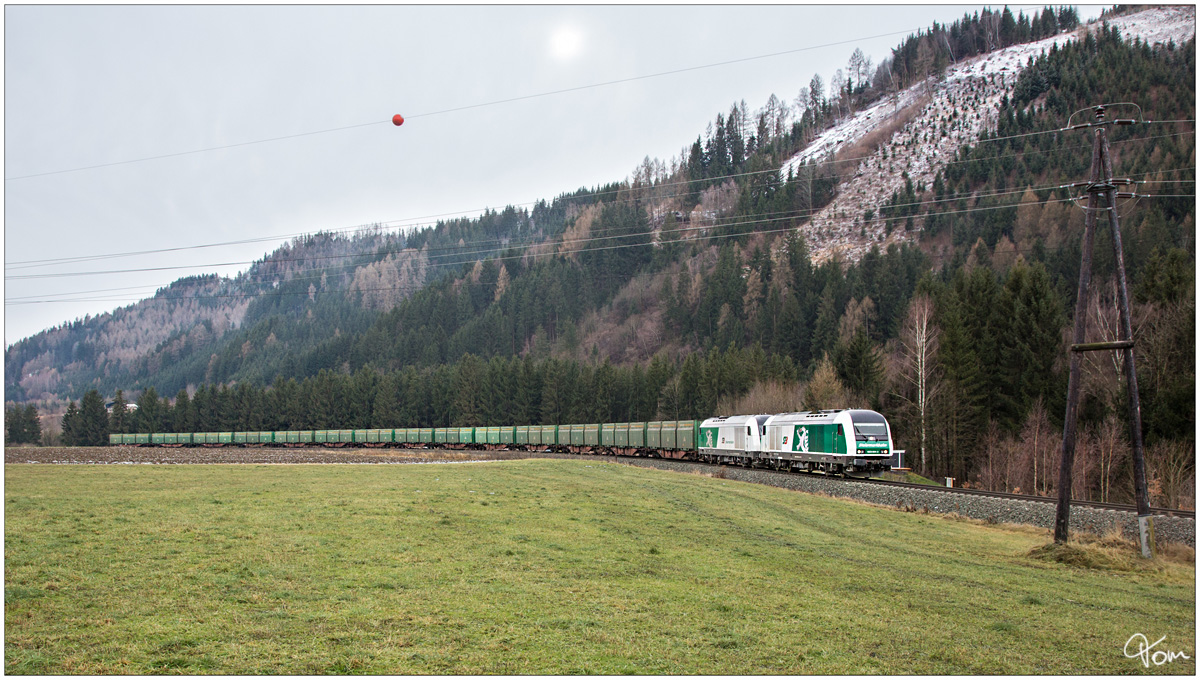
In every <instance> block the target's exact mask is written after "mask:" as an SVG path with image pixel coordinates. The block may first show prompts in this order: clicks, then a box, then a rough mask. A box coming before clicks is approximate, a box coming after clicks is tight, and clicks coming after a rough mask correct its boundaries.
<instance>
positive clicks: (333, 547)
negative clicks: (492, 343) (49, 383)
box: [4, 460, 1196, 674]
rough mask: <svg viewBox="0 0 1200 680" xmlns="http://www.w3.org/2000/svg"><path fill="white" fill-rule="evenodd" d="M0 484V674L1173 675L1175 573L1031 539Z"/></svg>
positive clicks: (183, 481)
mask: <svg viewBox="0 0 1200 680" xmlns="http://www.w3.org/2000/svg"><path fill="white" fill-rule="evenodd" d="M5 473H6V476H5V494H4V507H5V510H6V514H5V534H4V543H5V551H6V552H5V564H4V585H5V587H4V601H5V624H6V625H5V632H4V635H5V639H4V643H5V644H4V648H5V670H6V671H7V672H8V673H10V674H29V673H52V674H59V673H122V674H136V673H185V674H202V673H220V674H258V673H276V674H277V673H285V674H324V673H338V674H342V673H404V674H422V673H456V674H477V673H488V674H491V673H506V674H509V673H537V674H577V673H591V674H609V673H620V674H635V673H672V674H679V673H689V674H696V673H699V674H762V673H772V674H773V673H780V674H811V673H816V674H846V673H855V674H857V673H872V674H875V673H889V674H896V673H904V674H947V673H950V674H953V673H972V674H974V673H989V674H990V673H1006V674H1031V673H1061V674H1080V673H1082V674H1088V673H1098V674H1110V673H1146V672H1163V673H1175V674H1181V673H1182V674H1193V673H1194V672H1195V670H1196V668H1195V661H1194V659H1195V656H1196V654H1195V651H1196V650H1195V649H1194V648H1193V644H1194V643H1193V640H1194V637H1195V631H1196V628H1195V623H1196V619H1195V568H1194V565H1191V564H1176V563H1166V562H1157V563H1153V564H1150V565H1148V566H1141V567H1136V568H1131V569H1127V570H1121V571H1117V570H1096V569H1081V568H1077V567H1070V566H1065V565H1062V564H1059V563H1056V562H1050V561H1043V560H1040V559H1037V558H1035V557H1032V556H1030V551H1031V550H1032V549H1034V548H1036V547H1038V546H1041V545H1044V544H1045V543H1046V542H1047V541H1048V535H1047V534H1046V533H1045V532H1042V531H1037V530H1032V529H1021V528H1012V527H1008V528H1005V527H993V526H981V525H979V524H974V523H969V522H966V521H956V520H951V519H946V518H941V517H935V516H930V515H923V514H919V513H904V512H899V511H895V510H889V509H884V508H876V507H871V506H866V505H861V504H856V503H848V502H844V501H838V500H834V499H830V498H825V497H819V496H811V495H806V494H801V493H796V492H791V491H785V490H782V489H778V488H773V487H766V486H756V485H752V484H745V483H739V482H734V481H729V480H724V479H717V478H710V477H702V476H698V475H686V474H678V473H669V472H662V471H657V470H650V469H643V468H634V467H629V466H623V465H614V464H602V463H589V462H586V461H563V460H527V461H511V462H503V463H481V464H461V465H355V466H330V465H294V466H291V465H288V466H282V465H273V466H249V465H246V466H236V465H216V466H200V465H196V466H130V465H110V466H60V465H6V466H5ZM1135 633H1142V634H1144V635H1146V636H1147V637H1148V638H1149V641H1150V642H1153V641H1154V640H1156V639H1158V638H1159V637H1161V636H1163V635H1165V636H1167V639H1166V640H1165V641H1164V642H1163V643H1162V644H1161V645H1160V646H1159V647H1158V648H1156V649H1167V650H1171V651H1175V652H1185V653H1187V655H1188V656H1189V657H1191V659H1189V660H1182V659H1179V660H1176V661H1174V662H1172V663H1170V664H1164V665H1163V666H1161V667H1153V666H1152V668H1151V669H1149V670H1147V669H1146V668H1144V667H1143V666H1142V664H1141V663H1140V662H1139V661H1137V660H1136V659H1129V658H1125V656H1124V654H1123V652H1122V648H1123V647H1124V645H1125V643H1126V641H1127V640H1128V639H1129V638H1130V636H1131V635H1134V634H1135Z"/></svg>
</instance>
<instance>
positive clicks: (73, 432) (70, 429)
mask: <svg viewBox="0 0 1200 680" xmlns="http://www.w3.org/2000/svg"><path fill="white" fill-rule="evenodd" d="M81 429H82V425H81V423H80V422H79V407H77V406H75V400H74V399H72V400H71V401H70V402H69V403H68V404H67V412H66V413H64V414H63V417H62V440H63V444H64V445H66V446H80V441H81V433H80V430H81Z"/></svg>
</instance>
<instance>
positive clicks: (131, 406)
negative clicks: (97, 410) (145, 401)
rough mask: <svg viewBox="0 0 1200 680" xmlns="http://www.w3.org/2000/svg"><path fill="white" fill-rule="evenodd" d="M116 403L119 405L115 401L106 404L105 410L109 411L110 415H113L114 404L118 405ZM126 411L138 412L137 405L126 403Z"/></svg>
mask: <svg viewBox="0 0 1200 680" xmlns="http://www.w3.org/2000/svg"><path fill="white" fill-rule="evenodd" d="M116 403H117V402H115V401H110V402H108V403H106V404H105V405H104V410H106V411H108V412H109V413H112V409H113V405H114V404H116ZM125 410H126V411H136V410H137V404H135V403H133V402H128V403H126V404H125Z"/></svg>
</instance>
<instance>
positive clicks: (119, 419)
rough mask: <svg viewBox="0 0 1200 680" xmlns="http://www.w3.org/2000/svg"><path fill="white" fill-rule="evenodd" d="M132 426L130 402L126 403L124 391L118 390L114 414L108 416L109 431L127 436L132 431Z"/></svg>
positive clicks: (113, 409)
mask: <svg viewBox="0 0 1200 680" xmlns="http://www.w3.org/2000/svg"><path fill="white" fill-rule="evenodd" d="M130 425H131V423H130V416H129V402H127V401H125V392H124V390H117V395H116V397H114V398H113V407H112V413H110V414H109V415H108V429H109V431H110V432H115V433H118V434H125V433H128V432H130V431H131V430H130Z"/></svg>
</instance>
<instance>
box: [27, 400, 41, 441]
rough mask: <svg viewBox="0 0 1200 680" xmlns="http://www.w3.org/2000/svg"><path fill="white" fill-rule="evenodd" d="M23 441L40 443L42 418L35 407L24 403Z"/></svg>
mask: <svg viewBox="0 0 1200 680" xmlns="http://www.w3.org/2000/svg"><path fill="white" fill-rule="evenodd" d="M24 416H25V417H24V421H25V423H24V425H25V432H24V434H25V443H27V444H40V443H41V441H42V418H41V416H40V415H38V410H37V407H36V406H34V405H33V404H26V405H25V411H24Z"/></svg>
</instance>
